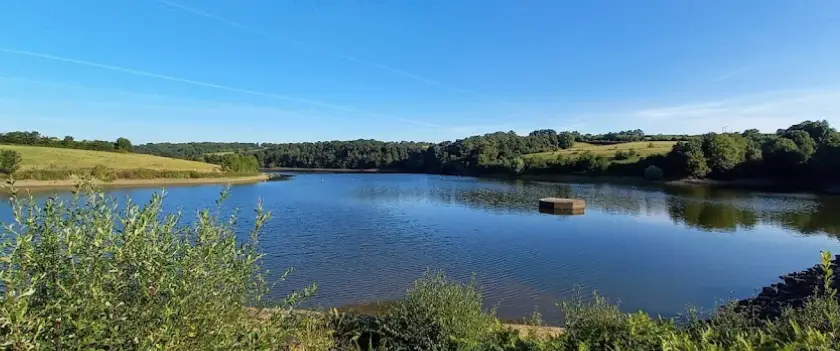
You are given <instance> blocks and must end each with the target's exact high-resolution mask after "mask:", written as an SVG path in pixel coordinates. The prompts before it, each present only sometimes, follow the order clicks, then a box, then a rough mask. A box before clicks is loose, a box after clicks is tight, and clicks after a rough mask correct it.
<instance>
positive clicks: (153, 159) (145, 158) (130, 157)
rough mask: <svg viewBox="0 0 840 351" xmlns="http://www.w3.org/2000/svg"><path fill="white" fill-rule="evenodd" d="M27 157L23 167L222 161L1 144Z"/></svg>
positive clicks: (195, 167)
mask: <svg viewBox="0 0 840 351" xmlns="http://www.w3.org/2000/svg"><path fill="white" fill-rule="evenodd" d="M0 150H15V151H17V152H19V153H20V155H21V156H22V157H23V163H22V165H21V170H37V169H50V170H54V169H84V168H94V167H96V166H105V167H107V168H110V169H140V168H142V169H153V170H171V171H216V170H219V168H220V167H219V166H218V165H214V164H210V163H204V162H196V161H188V160H179V159H174V158H167V157H160V156H152V155H144V154H134V153H117V152H105V151H89V150H76V149H63V148H54V147H42V146H23V145H0Z"/></svg>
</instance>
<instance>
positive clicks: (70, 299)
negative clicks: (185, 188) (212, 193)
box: [0, 192, 331, 350]
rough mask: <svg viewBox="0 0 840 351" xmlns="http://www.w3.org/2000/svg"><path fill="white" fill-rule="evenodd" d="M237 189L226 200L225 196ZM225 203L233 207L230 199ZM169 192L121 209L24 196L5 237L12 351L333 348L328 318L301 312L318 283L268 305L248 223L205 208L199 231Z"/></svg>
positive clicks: (4, 325)
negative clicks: (166, 204)
mask: <svg viewBox="0 0 840 351" xmlns="http://www.w3.org/2000/svg"><path fill="white" fill-rule="evenodd" d="M226 196H227V192H224V193H223V194H222V197H221V199H222V200H223V199H224V198H225V197H226ZM222 200H220V201H219V202H218V204H219V206H221V201H222ZM162 202H163V196H161V195H155V196H154V197H153V199H152V200H151V201H150V202H149V203H147V204H146V205H144V206H138V205H136V204H129V205H128V206H126V207H124V209H123V210H122V211H120V210H118V207H117V206H116V203H115V202H114V200H112V199H110V198H107V197H105V195H103V194H101V193H96V192H93V193H77V195H76V197H75V198H74V199H72V200H71V201H69V202H64V201H59V200H56V199H54V198H51V199H48V200H47V201H46V203H44V204H43V205H42V206H40V205H38V204H37V203H36V202H35V200H34V199H31V198H30V199H22V200H19V199H17V198H13V199H12V207H13V212H14V218H15V220H14V222H13V223H8V224H9V226H8V227H4V229H2V231H0V233H2V237H0V285H2V287H3V289H2V290H0V348H3V349H10V350H258V349H259V350H281V349H288V347H289V346H290V345H300V346H301V347H302V348H304V349H318V350H325V349H327V348H328V347H329V344H330V342H331V341H330V338H329V333H328V332H327V331H326V330H325V329H324V328H323V322H321V321H319V320H318V318H317V317H308V316H298V315H295V314H291V313H290V311H291V310H292V309H293V308H295V307H296V306H297V305H298V303H299V302H300V300H301V299H302V298H306V297H307V296H309V295H311V293H312V292H313V291H314V286H313V287H310V288H307V289H305V290H304V291H302V292H298V293H294V294H292V295H290V296H289V297H288V298H287V299H286V300H285V303H284V304H283V305H282V308H276V309H270V310H269V309H263V308H261V307H260V306H261V301H262V297H263V296H264V294H265V293H266V292H267V291H268V289H267V284H266V283H265V280H264V277H263V271H262V268H261V266H260V262H261V261H262V257H263V256H262V254H261V253H259V252H258V251H257V242H258V237H259V234H258V233H259V230H260V228H261V227H262V226H263V224H264V223H265V221H266V220H268V218H269V215H268V214H267V213H265V212H263V211H262V209H261V207H259V208H258V210H257V213H256V220H255V225H254V229H253V231H252V232H251V235H250V239H249V240H246V241H245V242H238V241H237V239H236V235H235V233H234V231H233V228H234V225H235V220H236V218H235V217H234V218H231V219H230V220H227V219H223V218H219V217H217V216H218V215H214V214H213V213H218V208H217V209H216V211H214V212H212V213H211V211H208V210H204V211H202V212H200V213H199V214H198V217H197V218H196V220H195V223H194V224H193V225H191V226H182V225H181V224H179V223H181V216H180V214H173V215H166V216H164V215H163V214H162V212H161V211H162Z"/></svg>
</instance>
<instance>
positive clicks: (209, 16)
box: [154, 0, 522, 108]
mask: <svg viewBox="0 0 840 351" xmlns="http://www.w3.org/2000/svg"><path fill="white" fill-rule="evenodd" d="M154 1H155V2H158V3H160V4H163V5H166V6H169V7H172V8H175V9H178V10H181V11H184V12H187V13H190V14H193V15H196V16H200V17H204V18H207V19H210V20H213V21H216V22H219V23H222V24H225V25H227V26H231V27H234V28H237V29H239V30H243V31H245V32H248V33H251V34H254V35H257V36H260V37H263V38H266V39H270V40H275V41H281V42H285V43H288V44H292V45H294V46H297V47H300V48H303V49H306V50H309V51H314V52H318V53H320V54H323V55H327V56H332V57H337V58H340V59H343V60H347V61H350V62H354V63H358V64H361V65H365V66H369V67H372V68H375V69H378V70H380V71H384V72H389V73H393V74H397V75H399V76H402V77H405V78H409V79H412V80H415V81H417V82H421V83H424V84H428V85H431V86H436V87H439V88H443V89H445V90H449V91H452V92H456V93H461V94H466V95H470V96H473V97H476V98H480V99H483V100H486V101H491V102H494V103H497V104H502V105H508V106H511V107H516V108H521V107H522V106H520V105H519V104H516V103H513V102H510V101H507V100H504V99H500V98H498V97H493V96H490V95H487V94H484V93H481V92H478V91H475V90H473V89H467V88H462V87H457V86H454V85H452V84H448V83H444V82H441V81H439V80H436V79H432V78H429V77H425V76H422V75H420V74H418V73H414V72H410V71H408V70H405V69H401V68H396V67H394V66H390V65H387V64H384V63H382V62H377V61H374V60H369V59H363V58H359V57H356V56H352V55H348V54H346V53H342V52H338V51H335V50H332V49H328V48H325V47H323V46H316V45H312V44H310V43H305V42H302V41H300V40H297V39H293V38H291V37H289V36H287V35H283V36H281V35H277V34H274V33H270V32H268V31H265V30H262V29H260V28H256V27H254V26H251V25H247V24H243V23H240V22H237V21H234V20H231V19H228V18H225V17H222V16H219V15H217V14H213V13H209V12H207V11H204V10H201V9H198V8H195V7H190V6H186V5H183V4H180V3H177V2H174V1H169V0H154Z"/></svg>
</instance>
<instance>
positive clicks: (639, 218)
mask: <svg viewBox="0 0 840 351" xmlns="http://www.w3.org/2000/svg"><path fill="white" fill-rule="evenodd" d="M221 189H222V187H221V186H215V185H208V186H198V187H176V188H170V189H168V190H167V192H168V195H167V197H166V201H165V203H164V205H165V209H164V210H165V211H175V210H178V209H182V210H183V213H185V221H186V220H190V219H191V218H192V217H191V216H190V214H193V213H195V211H197V210H198V209H202V208H207V207H212V206H214V204H213V203H214V201H215V200H216V199H217V197H218V194H219V191H220V190H221ZM154 191H156V189H120V190H114V191H112V192H111V194H112V195H113V196H115V197H117V198H123V197H125V196H130V197H131V198H133V199H134V200H135V202H141V203H142V202H145V201H147V200H148V199H149V198H150V197H151V194H152V193H153V192H154ZM545 197H563V198H580V199H584V200H586V211H585V213H584V214H583V215H574V216H554V215H545V214H542V213H540V212H539V206H538V200H539V199H540V198H545ZM260 198H262V199H263V204H264V207H265V209H266V210H268V211H271V212H272V214H273V219H272V220H270V221H269V222H268V223H267V224H266V226H265V228H264V232H263V237H262V238H261V241H260V243H261V248H262V249H263V250H264V252H265V253H266V257H265V262H264V266H265V267H266V268H267V269H269V270H271V271H272V272H274V273H273V277H274V278H278V277H279V276H280V272H282V271H283V270H285V268H287V267H295V270H296V272H295V274H293V275H292V276H290V277H289V279H288V280H287V281H285V282H284V283H282V284H281V285H279V287H278V288H277V290H275V291H274V293H273V295H271V297H272V298H280V297H281V296H283V295H284V294H285V293H286V292H288V290H289V289H293V288H300V287H303V286H306V285H309V284H311V283H312V282H317V283H318V286H319V291H318V293H317V294H316V297H315V298H314V300H312V301H311V304H312V305H316V306H324V307H326V306H340V305H347V304H359V303H367V302H373V301H381V300H393V299H395V298H399V297H400V296H401V295H402V293H403V292H404V291H405V289H406V288H408V287H410V286H411V282H412V280H414V279H415V278H417V277H419V276H421V275H422V274H423V272H424V271H425V270H427V269H436V270H443V271H445V272H447V273H448V274H449V275H450V276H452V277H454V278H456V279H469V278H470V277H472V276H473V275H474V276H475V278H476V281H477V283H478V284H479V287H480V288H481V289H482V292H483V293H484V295H485V297H486V301H487V302H488V305H494V306H498V313H499V315H500V316H501V317H502V318H505V319H515V318H521V317H523V316H525V315H527V314H529V313H530V312H532V311H533V310H534V308H535V306H539V307H540V309H541V311H542V312H543V316H544V317H545V319H546V320H547V321H556V320H557V319H559V318H560V316H559V315H558V313H557V311H556V310H555V309H553V308H552V306H554V303H555V302H557V301H558V300H560V299H563V298H566V297H568V296H569V295H570V294H572V291H573V290H574V288H575V287H576V286H577V287H580V288H581V289H583V290H584V291H589V290H593V289H597V290H598V291H599V292H600V293H601V294H603V295H605V296H607V297H609V298H612V299H620V300H621V302H622V303H621V306H622V308H623V309H624V310H626V311H634V310H637V309H644V310H646V311H648V312H651V313H654V314H662V315H673V314H676V313H680V312H683V311H684V310H685V307H686V305H698V306H700V307H711V306H712V305H713V304H714V303H715V301H716V300H717V299H721V298H723V299H725V298H727V297H729V296H734V297H745V296H748V295H751V294H752V293H754V291H755V289H757V288H760V287H762V286H766V285H768V284H770V283H772V282H774V281H775V280H776V279H777V277H778V276H779V275H781V274H784V273H787V272H790V271H797V270H801V269H804V268H808V267H810V266H812V265H813V264H815V263H816V262H817V260H818V255H819V251H820V250H832V251H836V252H840V242H838V240H837V239H836V238H837V237H840V218H835V217H840V216H835V215H834V214H837V213H840V202H838V198H837V197H826V196H815V195H801V194H772V193H756V192H747V191H737V190H725V189H708V188H700V187H696V188H660V187H643V186H617V185H608V184H552V183H540V182H522V181H511V182H501V181H495V180H481V179H475V178H468V177H446V176H436V175H411V174H303V175H298V176H296V177H295V178H293V179H292V180H291V181H286V182H267V183H260V184H251V185H238V186H235V187H234V188H233V191H232V193H231V194H230V197H229V198H228V200H227V202H226V205H227V210H228V211H231V210H232V208H240V209H241V212H240V213H241V214H243V217H242V220H241V221H240V222H238V224H237V225H238V229H240V232H241V233H243V235H247V232H248V229H249V228H250V226H251V225H252V224H253V220H252V218H250V217H249V216H247V214H249V213H252V211H253V209H254V207H255V205H256V204H257V201H258V200H259V199H260ZM227 213H230V212H227ZM227 213H223V216H224V215H226V214H227ZM10 215H11V213H10V208H9V207H8V205H7V204H5V203H0V221H8V220H9V219H10ZM718 233H726V235H719V234H718Z"/></svg>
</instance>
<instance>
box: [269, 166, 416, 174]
mask: <svg viewBox="0 0 840 351" xmlns="http://www.w3.org/2000/svg"><path fill="white" fill-rule="evenodd" d="M260 172H295V173H414V172H406V171H401V170H396V169H393V170H389V169H380V168H359V169H355V168H295V167H275V168H260ZM418 174H425V173H418Z"/></svg>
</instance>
